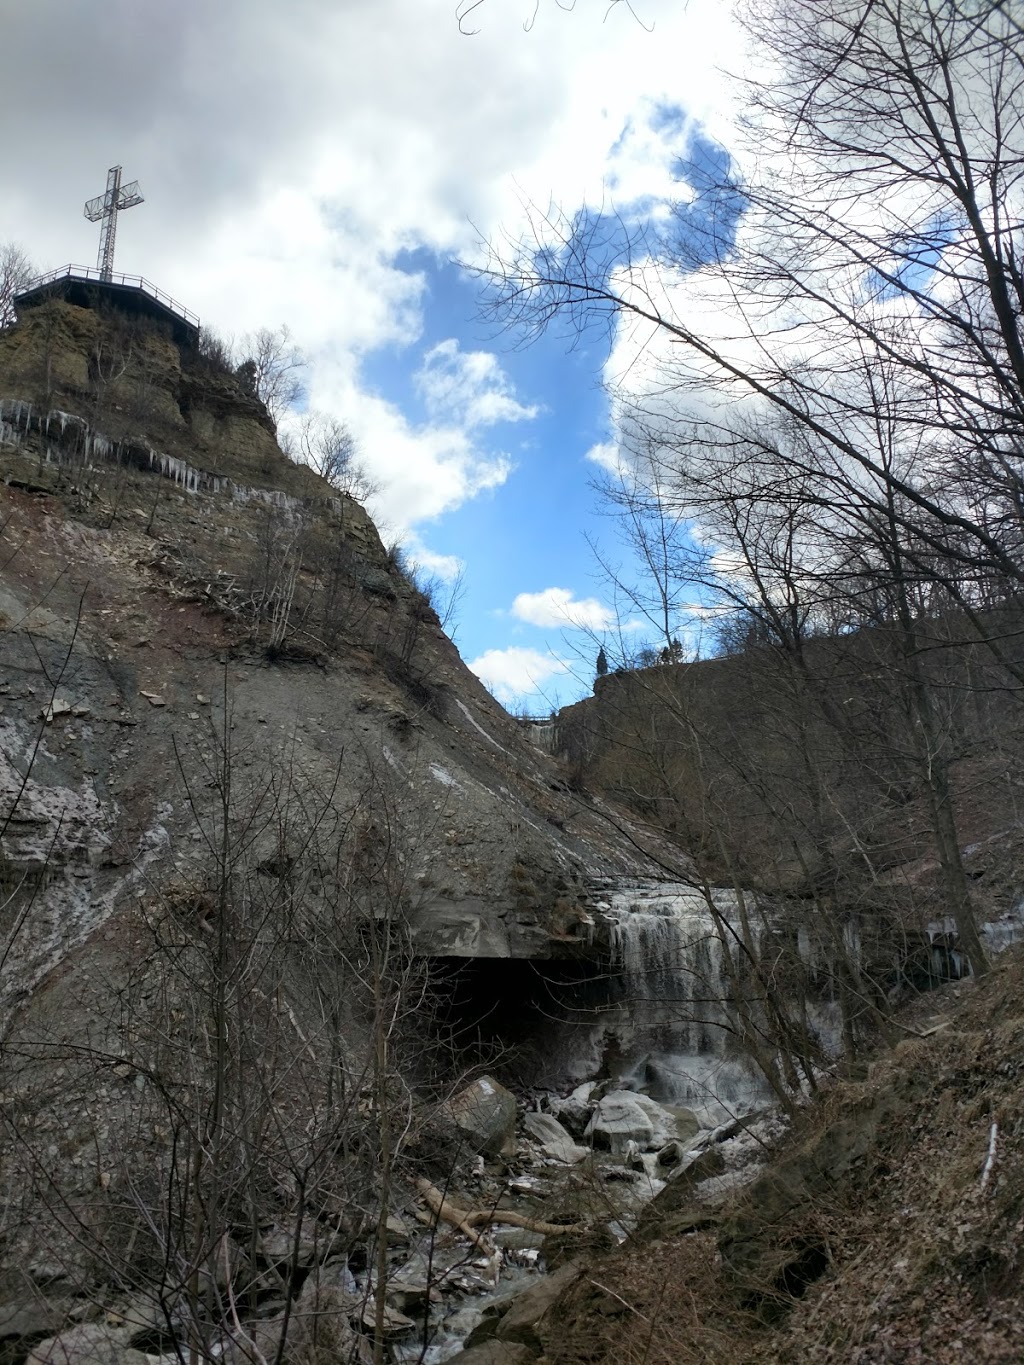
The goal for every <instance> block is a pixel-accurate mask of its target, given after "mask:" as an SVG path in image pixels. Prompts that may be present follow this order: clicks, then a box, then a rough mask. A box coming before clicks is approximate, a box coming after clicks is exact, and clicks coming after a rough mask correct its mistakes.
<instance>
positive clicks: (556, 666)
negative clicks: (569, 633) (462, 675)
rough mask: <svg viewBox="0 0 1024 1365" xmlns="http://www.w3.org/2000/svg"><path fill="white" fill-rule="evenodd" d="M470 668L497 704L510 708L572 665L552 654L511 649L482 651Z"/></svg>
mask: <svg viewBox="0 0 1024 1365" xmlns="http://www.w3.org/2000/svg"><path fill="white" fill-rule="evenodd" d="M469 667H470V668H471V669H472V670H473V672H474V673H475V674H476V675H477V677H478V678H479V679H480V680H481V682H483V683H484V684H486V686H487V687H489V688H490V690H491V691H492V692H493V693H494V695H495V696H496V697H497V698H498V700H499V701H500V702H502V703H504V704H505V705H509V704H513V703H515V702H516V701H518V700H519V699H520V698H522V697H529V696H531V695H533V694H534V693H536V692H539V691H540V689H541V688H542V687H543V686H544V684H545V683H546V682H548V681H549V680H550V679H552V678H555V677H559V676H560V675H561V674H563V673H567V672H568V671H569V669H570V667H571V665H570V664H569V662H568V661H567V660H565V659H559V658H557V657H556V656H555V655H554V654H542V653H541V651H540V650H539V649H527V648H525V647H523V646H522V645H512V646H510V647H509V648H508V649H488V650H485V651H484V653H483V654H481V655H480V656H479V657H478V658H476V659H473V660H472V661H471V662H470V664H469Z"/></svg>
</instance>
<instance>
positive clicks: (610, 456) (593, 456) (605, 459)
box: [583, 441, 622, 474]
mask: <svg viewBox="0 0 1024 1365" xmlns="http://www.w3.org/2000/svg"><path fill="white" fill-rule="evenodd" d="M583 458H584V459H585V460H589V461H590V462H591V464H596V465H599V466H600V467H601V468H602V469H604V470H605V471H606V472H607V473H609V474H621V473H622V454H621V452H620V450H619V445H618V442H617V441H599V442H598V444H597V445H593V446H591V447H590V449H589V450H588V451H587V453H586V454H585V455H584V457H583Z"/></svg>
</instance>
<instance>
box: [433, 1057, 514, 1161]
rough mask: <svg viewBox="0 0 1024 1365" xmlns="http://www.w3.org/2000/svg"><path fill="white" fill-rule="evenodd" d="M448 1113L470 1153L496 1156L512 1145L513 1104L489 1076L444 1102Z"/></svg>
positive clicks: (512, 1098) (502, 1088) (505, 1091)
mask: <svg viewBox="0 0 1024 1365" xmlns="http://www.w3.org/2000/svg"><path fill="white" fill-rule="evenodd" d="M447 1108H448V1113H449V1116H450V1117H451V1118H452V1120H453V1121H454V1123H455V1125H456V1126H457V1127H458V1128H459V1130H460V1131H461V1132H462V1133H463V1135H464V1136H465V1138H466V1141H467V1142H468V1144H469V1146H470V1147H471V1148H472V1150H473V1151H474V1152H480V1153H482V1154H483V1155H484V1156H497V1155H498V1154H499V1153H501V1152H503V1151H508V1150H509V1149H510V1148H511V1146H512V1144H513V1142H514V1133H515V1127H516V1101H515V1096H514V1095H512V1094H510V1092H509V1091H507V1090H506V1089H505V1087H504V1086H503V1085H500V1084H499V1083H498V1082H497V1081H496V1080H495V1079H494V1077H493V1076H481V1077H480V1078H479V1079H478V1080H475V1081H473V1083H472V1084H471V1085H467V1086H466V1088H465V1089H464V1090H460V1091H459V1093H458V1094H457V1095H456V1096H454V1098H453V1099H451V1100H449V1101H448V1106H447Z"/></svg>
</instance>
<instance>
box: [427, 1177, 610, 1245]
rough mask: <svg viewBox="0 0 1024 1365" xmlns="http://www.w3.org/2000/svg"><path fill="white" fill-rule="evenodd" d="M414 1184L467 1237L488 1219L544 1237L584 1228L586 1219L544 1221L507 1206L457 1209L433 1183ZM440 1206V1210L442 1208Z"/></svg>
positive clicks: (474, 1238)
mask: <svg viewBox="0 0 1024 1365" xmlns="http://www.w3.org/2000/svg"><path fill="white" fill-rule="evenodd" d="M416 1188H417V1189H418V1190H419V1192H420V1193H421V1194H422V1195H423V1198H424V1200H425V1201H426V1203H427V1204H428V1205H429V1207H430V1208H431V1209H433V1211H434V1213H435V1214H437V1216H438V1217H439V1218H443V1219H444V1221H445V1222H446V1223H450V1224H451V1225H452V1227H456V1228H458V1229H459V1231H460V1232H463V1233H464V1234H465V1235H466V1236H467V1237H470V1238H471V1239H472V1240H473V1241H476V1235H475V1229H476V1228H477V1227H480V1226H484V1227H487V1226H489V1225H490V1224H491V1223H505V1224H507V1225H508V1226H509V1227H513V1228H525V1229H526V1230H527V1232H538V1233H540V1234H541V1235H542V1236H544V1237H548V1236H553V1235H554V1234H556V1233H559V1232H587V1231H589V1228H590V1225H589V1223H546V1222H545V1221H544V1220H543V1219H542V1218H531V1217H529V1215H528V1214H525V1213H513V1211H512V1210H511V1209H496V1208H491V1209H460V1208H459V1207H458V1205H456V1204H453V1203H452V1202H451V1200H450V1199H446V1198H445V1197H444V1195H442V1193H441V1191H440V1190H439V1189H437V1187H436V1186H434V1185H431V1183H430V1181H429V1180H424V1179H423V1178H422V1177H421V1178H420V1179H419V1180H417V1181H416ZM442 1210H443V1211H442Z"/></svg>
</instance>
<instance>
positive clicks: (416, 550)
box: [403, 533, 465, 583]
mask: <svg viewBox="0 0 1024 1365" xmlns="http://www.w3.org/2000/svg"><path fill="white" fill-rule="evenodd" d="M403 549H404V550H405V553H406V555H407V556H408V557H409V560H410V561H411V563H412V564H413V567H414V568H416V569H420V570H422V571H423V572H424V573H425V574H427V575H428V576H429V577H431V578H440V579H441V581H442V582H444V583H451V582H453V581H454V580H455V579H456V578H458V576H459V574H460V573H462V571H463V569H464V568H465V565H464V564H463V562H462V560H461V559H460V558H459V557H458V555H443V554H438V553H437V552H436V551H434V550H431V549H429V548H428V547H427V546H426V545H424V544H423V542H422V541H421V540H420V538H419V536H417V535H416V534H415V533H413V534H412V535H410V536H409V537H408V538H407V539H406V541H405V543H404V546H403Z"/></svg>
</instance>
